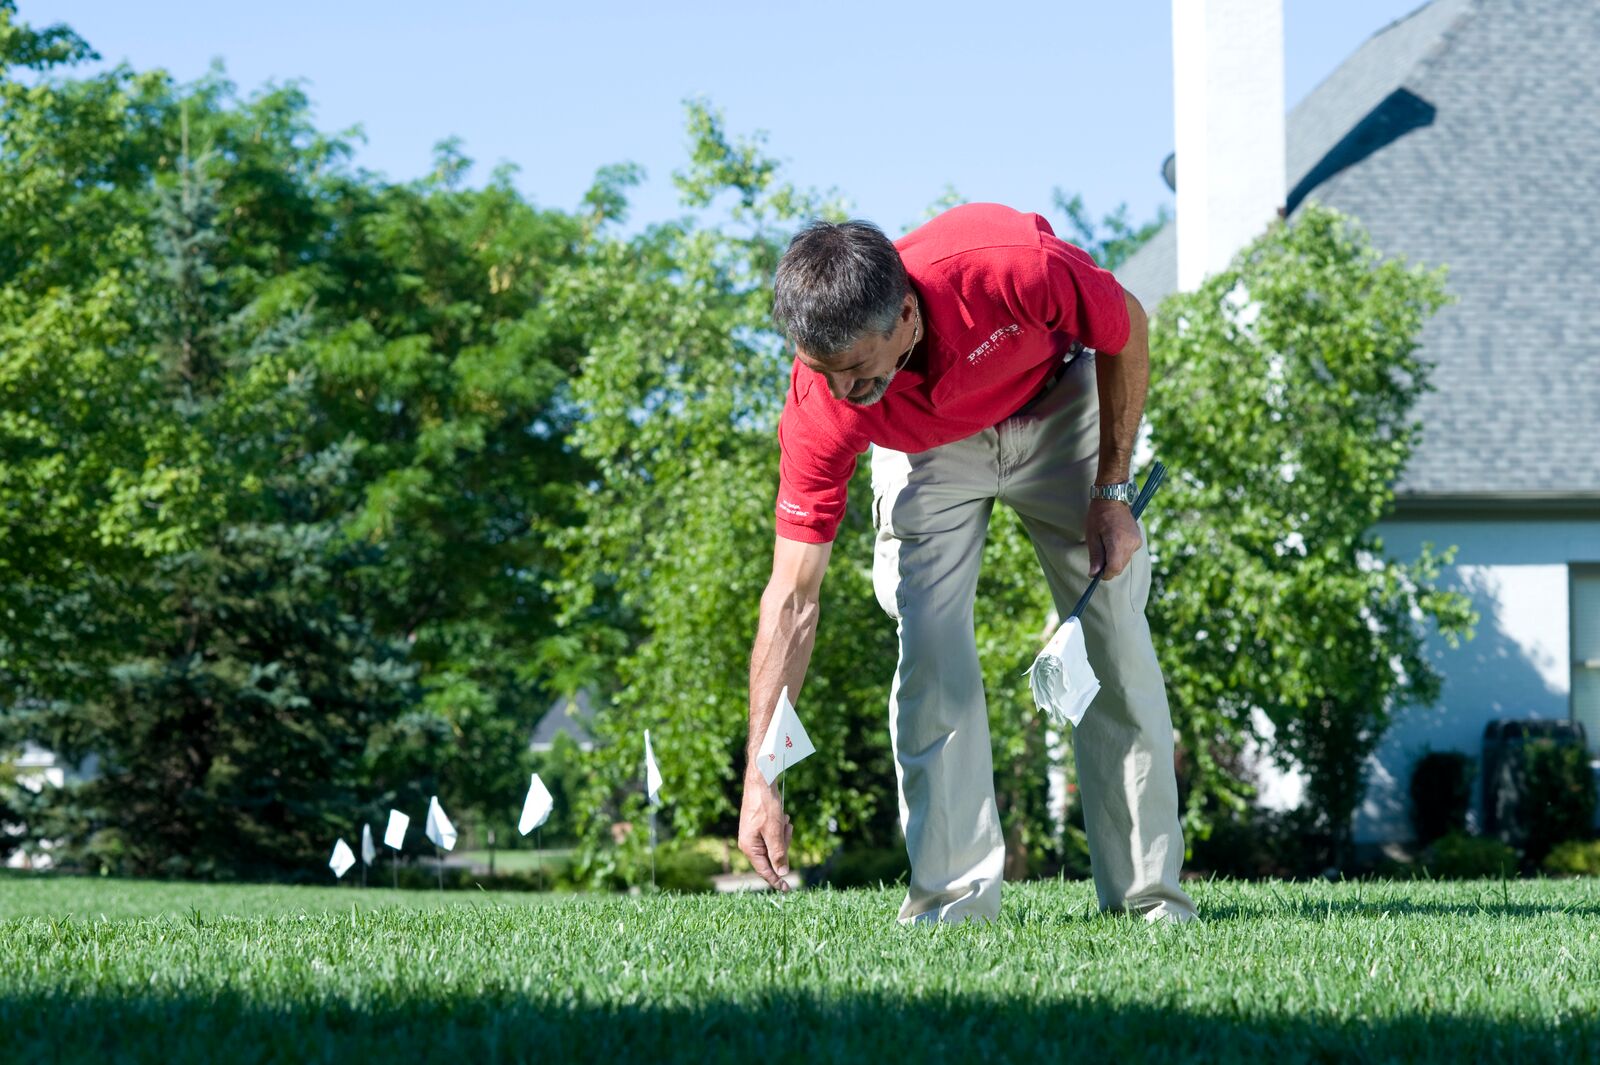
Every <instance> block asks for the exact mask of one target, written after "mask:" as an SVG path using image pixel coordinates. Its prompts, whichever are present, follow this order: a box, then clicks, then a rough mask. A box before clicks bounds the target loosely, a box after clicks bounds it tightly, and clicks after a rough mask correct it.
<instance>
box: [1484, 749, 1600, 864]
mask: <svg viewBox="0 0 1600 1065" xmlns="http://www.w3.org/2000/svg"><path fill="white" fill-rule="evenodd" d="M1501 773H1502V779H1503V780H1504V782H1505V786H1504V788H1503V789H1502V790H1501V795H1502V796H1503V798H1502V801H1506V800H1507V798H1508V799H1509V808H1508V809H1503V810H1501V811H1500V824H1501V832H1500V835H1501V838H1503V839H1505V840H1506V841H1507V842H1508V843H1511V844H1513V845H1516V846H1519V847H1520V848H1521V849H1522V851H1523V854H1524V856H1525V857H1526V858H1527V861H1528V863H1529V865H1530V866H1536V865H1538V864H1539V862H1541V861H1543V860H1544V857H1545V855H1547V854H1549V853H1550V850H1551V848H1553V847H1555V846H1556V845H1557V844H1560V843H1565V842H1567V841H1568V840H1573V839H1582V838H1584V837H1586V836H1588V834H1589V832H1590V829H1591V827H1592V826H1593V824H1594V810H1595V790H1594V773H1593V771H1592V770H1591V769H1590V768H1589V752H1588V750H1587V749H1586V748H1585V747H1584V746H1583V745H1582V744H1577V743H1563V742H1559V741H1557V740H1552V739H1532V740H1528V741H1527V742H1525V743H1523V744H1522V745H1521V746H1520V747H1518V748H1516V749H1515V750H1513V751H1512V752H1510V753H1509V754H1508V755H1507V757H1506V760H1505V762H1504V763H1503V764H1502V766H1501Z"/></svg>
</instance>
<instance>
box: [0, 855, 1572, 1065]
mask: <svg viewBox="0 0 1600 1065" xmlns="http://www.w3.org/2000/svg"><path fill="white" fill-rule="evenodd" d="M1194 893H1195V896H1196V899H1197V901H1198V902H1199V904H1200V906H1201V909H1202V912H1203V913H1204V915H1205V916H1206V918H1207V920H1206V922H1205V923H1204V924H1202V925H1198V926H1190V927H1186V928H1152V927H1149V926H1146V925H1144V924H1143V923H1141V922H1138V921H1134V920H1128V919H1107V918H1101V917H1098V916H1091V910H1092V893H1091V891H1090V888H1089V887H1088V886H1087V885H1086V884H1083V883H1074V882H1067V883H1065V884H1061V883H1040V884H1027V885H1017V886H1008V888H1007V896H1006V904H1005V912H1004V916H1003V918H1002V920H1001V921H1000V923H998V924H997V925H994V926H991V927H987V928H980V927H967V928H943V929H914V930H908V929H901V928H899V927H897V926H895V925H894V924H893V923H892V921H891V917H892V915H893V912H894V908H895V906H896V905H897V903H898V901H899V893H898V892H897V891H895V890H892V889H886V890H881V891H852V892H843V893H823V892H817V893H807V894H799V895H795V896H792V897H790V898H789V899H788V900H787V901H786V902H785V903H784V906H783V908H782V909H781V910H780V909H778V908H776V907H775V906H774V905H773V903H772V902H771V901H769V900H768V899H767V898H764V897H758V896H696V897H689V898H677V897H644V898H614V897H598V896H591V897H571V896H567V897H562V896H543V897H537V896H522V895H508V894H470V893H454V894H449V895H444V896H440V895H438V894H436V893H433V894H430V893H427V892H401V893H395V892H390V891H385V890H372V891H359V890H355V889H351V888H271V887H205V886H191V885H172V884H150V883H132V882H126V881H108V880H69V879H62V880H50V879H24V878H4V879H0V915H3V920H0V1033H3V1040H4V1042H3V1044H0V1046H3V1052H0V1057H4V1058H5V1059H6V1060H15V1061H56V1060H81V1061H113V1060H147V1061H159V1062H177V1061H230V1062H251V1061H287V1060H314V1061H328V1062H359V1061H363V1060H366V1061H374V1060H375V1061H383V1062H389V1063H398V1062H401V1061H415V1060H425V1059H433V1060H441V1059H443V1060H450V1061H452V1062H459V1063H462V1065H465V1063H467V1062H479V1061H517V1060H529V1061H560V1060H594V1061H628V1062H648V1061H654V1060H678V1061H694V1062H699V1061H705V1060H709V1061H727V1062H740V1063H747V1065H756V1063H760V1065H766V1063H768V1062H772V1061H778V1060H783V1061H790V1060H793V1061H800V1060H805V1061H813V1062H832V1061H849V1060H855V1061H871V1062H875V1063H882V1065H921V1063H923V1062H939V1061H950V1062H961V1063H964V1065H977V1063H979V1062H984V1063H986V1062H989V1061H1006V1060H1010V1061H1021V1062H1029V1063H1036V1062H1042V1061H1054V1060H1065V1059H1071V1060H1074V1061H1082V1062H1095V1063H1098V1062H1105V1061H1135V1062H1140V1061H1162V1062H1165V1061H1173V1060H1195V1061H1218V1060H1221V1061H1248V1062H1251V1063H1253V1065H1285V1063H1288V1062H1295V1061H1344V1060H1354V1061H1389V1060H1412V1059H1430V1060H1446V1061H1454V1062H1457V1063H1459V1065H1465V1063H1467V1062H1472V1061H1487V1060H1494V1061H1512V1060H1526V1061H1534V1060H1543V1061H1561V1062H1576V1061H1586V1060H1600V886H1597V884H1596V882H1594V881H1559V882H1556V881H1523V882H1511V883H1507V884H1501V883H1498V882H1494V883H1489V882H1467V883H1455V884H1437V883H1414V882H1413V883H1394V884H1371V883H1368V884H1341V885H1324V884H1239V883H1230V882H1217V883H1211V884H1197V885H1195V889H1194Z"/></svg>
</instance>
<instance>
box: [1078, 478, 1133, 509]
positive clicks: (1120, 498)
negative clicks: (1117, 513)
mask: <svg viewBox="0 0 1600 1065" xmlns="http://www.w3.org/2000/svg"><path fill="white" fill-rule="evenodd" d="M1138 497H1139V485H1138V483H1137V482H1135V481H1124V482H1123V483H1122V484H1097V485H1092V486H1091V487H1090V488H1089V498H1090V499H1115V500H1116V501H1117V502H1118V503H1126V504H1128V505H1129V506H1130V507H1131V506H1133V501H1134V500H1135V499H1137V498H1138Z"/></svg>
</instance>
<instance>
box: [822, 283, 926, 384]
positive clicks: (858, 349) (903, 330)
mask: <svg viewBox="0 0 1600 1065" xmlns="http://www.w3.org/2000/svg"><path fill="white" fill-rule="evenodd" d="M917 317H918V316H917V309H916V300H915V298H914V297H912V296H907V297H906V302H905V304H904V305H903V306H902V307H901V308H900V318H899V320H898V321H897V322H896V323H895V327H894V329H893V330H892V331H891V332H890V333H889V335H888V336H886V337H884V336H879V335H877V334H876V333H869V334H868V335H867V336H864V337H862V338H861V339H860V340H858V341H856V342H855V343H854V344H852V345H851V346H850V347H848V348H846V349H845V350H844V351H841V352H839V354H837V355H831V356H829V357H828V358H826V359H819V358H815V357H813V356H811V355H809V354H807V353H806V352H804V351H801V350H798V349H797V350H796V352H795V354H796V355H797V356H798V357H799V359H800V361H801V362H802V363H804V364H805V365H806V366H808V367H809V368H811V369H813V370H815V371H816V372H817V373H819V374H821V375H822V376H823V377H824V378H826V379H827V382H828V391H829V392H830V393H832V394H833V398H834V399H842V400H844V401H845V402H847V403H854V404H856V405H857V406H860V407H866V406H870V405H872V404H874V403H876V402H878V401H879V400H880V399H882V398H883V397H884V394H885V393H886V392H888V391H889V382H890V381H892V380H894V375H895V373H896V372H897V371H898V370H899V369H900V368H901V367H902V366H904V365H905V362H906V359H907V358H908V357H909V356H910V354H911V349H912V348H913V347H915V346H916V343H917V341H918V340H920V339H921V337H920V336H919V335H918V334H919V329H918V321H917Z"/></svg>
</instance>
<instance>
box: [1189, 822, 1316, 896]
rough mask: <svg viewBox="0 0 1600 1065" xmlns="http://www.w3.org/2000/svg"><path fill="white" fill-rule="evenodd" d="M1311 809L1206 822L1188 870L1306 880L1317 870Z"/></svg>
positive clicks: (1250, 877) (1249, 877)
mask: <svg viewBox="0 0 1600 1065" xmlns="http://www.w3.org/2000/svg"><path fill="white" fill-rule="evenodd" d="M1315 817H1316V815H1315V813H1314V812H1313V811H1311V810H1289V811H1279V810H1264V809H1261V808H1259V807H1251V808H1249V809H1246V810H1243V811H1241V812H1239V813H1235V814H1230V815H1228V816H1219V817H1216V818H1214V819H1213V820H1212V822H1211V831H1210V833H1209V834H1208V835H1206V836H1205V837H1203V838H1201V837H1195V838H1192V839H1191V840H1190V841H1189V842H1190V847H1191V855H1192V856H1191V858H1190V860H1189V861H1188V863H1186V864H1187V865H1188V867H1189V868H1190V869H1191V870H1192V871H1204V872H1208V873H1215V874H1216V875H1217V876H1226V877H1235V878H1238V879H1241V880H1262V879H1267V878H1269V877H1279V878H1283V879H1293V878H1295V877H1301V876H1310V875H1312V874H1314V873H1316V872H1317V871H1318V870H1319V869H1320V868H1321V866H1320V865H1319V864H1318V862H1317V857H1318V855H1317V851H1318V849H1319V848H1320V846H1321V845H1322V839H1321V837H1320V836H1319V834H1318V833H1317V832H1316V831H1315V826H1314V824H1313V823H1312V822H1314V820H1315Z"/></svg>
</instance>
